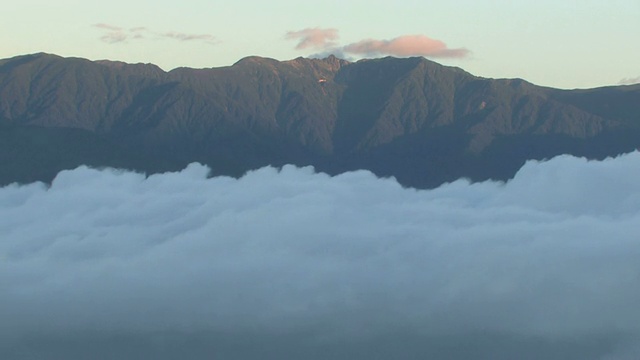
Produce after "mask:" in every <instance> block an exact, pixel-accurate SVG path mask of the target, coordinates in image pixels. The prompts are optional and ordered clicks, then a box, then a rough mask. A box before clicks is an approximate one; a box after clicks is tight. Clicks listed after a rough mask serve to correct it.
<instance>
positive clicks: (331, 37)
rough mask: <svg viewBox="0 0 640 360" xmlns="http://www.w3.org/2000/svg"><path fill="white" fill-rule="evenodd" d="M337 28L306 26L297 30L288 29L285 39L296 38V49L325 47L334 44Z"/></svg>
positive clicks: (336, 37)
mask: <svg viewBox="0 0 640 360" xmlns="http://www.w3.org/2000/svg"><path fill="white" fill-rule="evenodd" d="M338 37H339V36H338V29H321V28H317V27H316V28H307V29H302V30H298V31H289V32H287V33H286V35H285V39H288V40H298V44H297V45H296V50H304V49H315V50H320V49H327V48H330V47H334V46H336V42H335V40H337V39H338Z"/></svg>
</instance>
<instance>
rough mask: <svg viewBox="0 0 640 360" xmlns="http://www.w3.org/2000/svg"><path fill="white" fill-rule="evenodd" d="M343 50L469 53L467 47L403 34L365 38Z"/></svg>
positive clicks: (443, 54)
mask: <svg viewBox="0 0 640 360" xmlns="http://www.w3.org/2000/svg"><path fill="white" fill-rule="evenodd" d="M344 51H345V52H347V53H351V54H357V55H364V56H379V55H393V56H428V57H465V56H467V55H468V54H469V50H467V49H464V48H459V49H450V48H448V47H447V45H446V44H445V43H444V42H442V41H440V40H435V39H432V38H430V37H427V36H424V35H404V36H399V37H397V38H394V39H391V40H374V39H367V40H362V41H358V42H355V43H352V44H349V45H346V46H345V47H344Z"/></svg>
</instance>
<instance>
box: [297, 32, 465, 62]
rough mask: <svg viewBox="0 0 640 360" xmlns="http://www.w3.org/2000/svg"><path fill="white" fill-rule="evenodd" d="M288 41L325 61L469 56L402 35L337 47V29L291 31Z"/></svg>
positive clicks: (419, 37)
mask: <svg viewBox="0 0 640 360" xmlns="http://www.w3.org/2000/svg"><path fill="white" fill-rule="evenodd" d="M285 38H286V39H293V40H299V42H298V44H297V45H296V47H295V48H296V49H297V50H304V49H309V48H310V49H313V50H316V51H318V52H317V53H315V54H313V55H311V57H325V55H328V54H334V55H339V57H341V58H351V57H362V56H366V57H376V56H385V55H391V56H398V57H406V56H426V57H436V58H437V57H441V58H463V57H466V56H467V55H469V50H467V49H465V48H455V49H451V48H449V47H448V46H447V44H445V43H444V42H442V41H440V40H436V39H432V38H430V37H428V36H425V35H403V36H399V37H396V38H394V39H391V40H376V39H366V40H361V41H358V42H354V43H351V44H348V45H344V46H338V45H337V43H336V41H335V40H337V39H338V30H337V29H320V28H308V29H304V30H299V31H289V32H288V33H287V34H286V35H285Z"/></svg>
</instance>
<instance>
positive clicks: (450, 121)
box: [0, 53, 640, 188]
mask: <svg viewBox="0 0 640 360" xmlns="http://www.w3.org/2000/svg"><path fill="white" fill-rule="evenodd" d="M638 147H640V84H639V85H627V86H611V87H603V88H596V89H586V90H560V89H553V88H548V87H540V86H536V85H534V84H531V83H529V82H527V81H525V80H522V79H487V78H482V77H478V76H474V75H472V74H469V73H467V72H465V71H464V70H462V69H460V68H455V67H447V66H442V65H440V64H437V63H435V62H432V61H429V60H427V59H425V58H422V57H414V58H392V57H387V58H380V59H369V60H360V61H357V62H348V61H345V60H342V59H338V58H336V57H334V56H329V57H327V58H324V59H307V58H297V59H294V60H289V61H276V60H273V59H269V58H261V57H247V58H244V59H242V60H240V61H238V62H237V63H235V64H233V65H232V66H228V67H221V68H209V69H190V68H177V69H174V70H171V71H168V72H166V71H163V70H162V69H160V68H159V67H157V66H155V65H152V64H126V63H122V62H117V61H89V60H86V59H80V58H63V57H59V56H56V55H50V54H44V53H40V54H32V55H24V56H18V57H14V58H10V59H4V60H0V185H6V184H9V183H12V182H19V183H26V182H32V181H45V182H50V181H51V180H52V179H53V178H54V177H55V175H56V174H57V173H58V172H59V171H60V170H63V169H71V168H75V167H77V166H79V165H82V164H85V165H89V166H93V167H107V166H108V167H116V168H125V169H132V170H136V171H141V172H146V173H149V174H150V173H157V172H163V171H172V170H179V169H181V168H183V167H184V166H186V165H187V164H188V163H191V162H196V161H197V162H201V163H203V164H207V165H209V166H210V167H211V169H212V175H231V176H240V175H242V174H243V173H245V172H246V171H248V170H251V169H256V168H259V167H263V166H266V165H272V166H276V167H277V166H282V165H284V164H295V165H299V166H305V165H313V166H314V167H315V168H316V170H318V171H323V172H327V173H329V174H338V173H341V172H345V171H350V170H357V169H367V170H370V171H372V172H374V173H375V174H377V175H378V176H385V177H386V176H393V177H395V178H396V179H397V180H398V181H399V182H400V183H401V184H402V185H404V186H410V187H416V188H432V187H436V186H438V185H440V184H442V183H445V182H450V181H454V180H456V179H459V178H463V177H464V178H468V179H470V180H472V181H482V180H487V179H494V180H507V179H509V178H511V177H513V176H514V174H515V173H516V172H517V170H518V169H519V168H520V167H521V166H522V165H523V164H524V162H525V161H527V160H531V159H544V158H550V157H553V156H555V155H559V154H572V155H576V156H584V157H587V158H590V159H602V158H604V157H608V156H615V155H618V154H621V153H625V152H630V151H633V150H635V149H637V148H638Z"/></svg>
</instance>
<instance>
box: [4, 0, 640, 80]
mask: <svg viewBox="0 0 640 360" xmlns="http://www.w3.org/2000/svg"><path fill="white" fill-rule="evenodd" d="M96 24H103V26H102V27H97V26H95V25H96ZM107 27H110V29H109V28H107ZM116 28H120V29H116ZM134 28H144V29H137V30H136V31H131V29H134ZM308 28H318V29H320V30H323V29H335V30H336V31H337V32H335V31H334V33H335V34H337V36H338V38H337V39H335V43H336V44H335V46H334V47H339V46H345V45H348V44H353V43H357V42H359V41H362V40H364V39H375V40H391V39H394V38H397V37H401V36H405V35H422V36H426V37H428V38H431V39H435V40H439V41H441V42H444V43H445V44H446V46H447V48H448V49H466V50H468V51H469V52H468V53H467V55H466V56H465V57H462V58H460V57H458V58H448V57H432V59H433V60H435V61H437V62H440V63H442V64H446V65H455V66H459V67H461V68H463V69H465V70H467V71H469V72H471V73H473V74H475V75H479V76H485V77H496V78H503V77H521V78H524V79H526V80H529V81H531V82H534V83H536V84H540V85H547V86H555V87H562V88H576V87H580V88H584V87H595V86H603V85H615V84H618V83H620V81H622V80H623V79H626V81H627V82H633V81H634V80H637V81H640V41H638V38H639V37H640V0H556V1H550V0H536V1H533V0H522V1H507V0H475V1H471V0H448V1H439V0H437V1H424V0H422V1H415V0H408V1H404V2H403V3H402V5H396V4H394V3H393V2H391V1H380V0H341V1H337V0H325V1H322V2H318V3H316V4H314V3H311V2H300V1H297V2H296V1H291V0H272V1H269V2H258V1H250V0H244V1H243V0H237V1H235V2H230V1H224V2H223V1H205V0H182V1H173V2H168V1H150V0H128V1H125V0H111V1H109V2H92V1H88V0H59V1H55V2H52V1H45V0H21V1H13V2H11V3H8V4H3V19H2V22H0V33H1V34H2V41H1V42H0V57H1V58H7V57H12V56H15V55H20V54H25V53H34V52H41V51H44V52H48V53H54V54H58V55H62V56H79V57H84V58H89V59H92V60H97V59H112V60H122V61H126V62H151V63H155V64H157V65H159V66H161V67H162V68H164V69H165V70H170V69H172V68H175V67H179V66H188V67H214V66H225V65H231V64H233V63H234V62H236V61H237V60H239V59H241V58H242V57H245V56H249V55H259V56H266V57H272V58H276V59H279V60H287V59H291V58H295V57H297V56H307V55H310V54H313V53H319V52H323V50H327V49H329V50H330V48H327V49H318V48H305V49H295V46H296V45H297V40H295V39H286V38H285V35H286V33H287V32H289V31H299V30H303V29H308ZM192 35H199V36H195V37H194V36H192ZM136 36H138V37H141V38H136ZM186 39H190V40H186ZM109 41H111V42H109ZM376 44H378V43H376ZM389 48H392V47H386V48H385V49H389ZM350 55H351V56H353V57H354V58H359V57H362V56H367V55H366V54H355V53H352V54H350ZM381 55H384V54H381Z"/></svg>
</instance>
